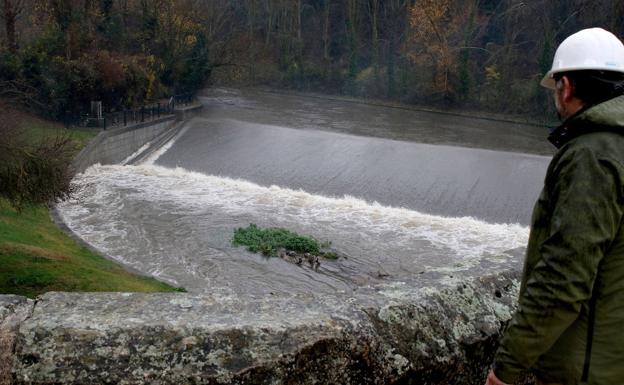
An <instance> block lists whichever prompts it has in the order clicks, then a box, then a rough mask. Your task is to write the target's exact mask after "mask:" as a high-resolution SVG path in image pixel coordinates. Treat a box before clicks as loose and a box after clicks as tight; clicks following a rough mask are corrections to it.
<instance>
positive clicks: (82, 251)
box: [0, 114, 183, 298]
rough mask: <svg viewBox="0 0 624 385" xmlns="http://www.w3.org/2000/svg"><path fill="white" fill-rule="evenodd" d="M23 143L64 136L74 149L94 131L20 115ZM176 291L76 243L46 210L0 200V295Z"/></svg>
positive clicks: (43, 207) (81, 144) (82, 143)
mask: <svg viewBox="0 0 624 385" xmlns="http://www.w3.org/2000/svg"><path fill="white" fill-rule="evenodd" d="M20 124H21V125H22V127H23V128H24V129H25V130H26V132H27V133H28V140H29V141H32V142H33V143H36V141H37V140H40V139H41V138H42V137H45V136H47V135H56V134H57V133H59V132H60V133H66V134H69V135H71V137H72V138H73V139H74V140H76V141H77V142H78V143H77V146H76V147H77V149H79V148H81V147H83V146H84V145H85V144H86V143H88V141H89V139H91V138H92V137H93V136H94V135H95V132H87V131H67V130H65V129H64V128H62V127H61V126H60V125H58V124H55V123H51V122H46V121H43V120H40V119H38V118H34V117H31V116H28V115H26V114H23V115H20ZM180 290H183V289H178V288H175V287H172V286H170V285H167V284H165V283H162V282H159V281H157V280H155V279H153V278H148V277H143V276H139V275H136V274H132V273H130V272H128V271H126V270H124V269H123V268H122V267H121V266H120V265H118V264H116V263H114V262H112V261H110V260H108V259H106V258H104V257H102V256H100V255H98V254H96V253H93V252H92V251H90V250H89V249H87V248H85V247H83V246H82V245H79V244H78V243H77V242H75V241H74V240H73V239H72V238H70V237H68V236H67V235H66V234H65V233H63V232H62V231H61V230H60V229H59V228H58V227H57V226H56V225H55V224H54V223H53V222H52V220H51V219H50V214H49V211H48V208H47V207H45V206H27V207H24V208H23V209H22V211H21V212H18V211H17V210H16V209H15V208H13V207H11V205H10V204H9V203H8V201H6V200H4V199H0V293H4V294H18V295H25V296H28V297H31V298H32V297H35V296H37V295H39V294H42V293H45V292H48V291H87V292H91V291H124V292H171V291H180Z"/></svg>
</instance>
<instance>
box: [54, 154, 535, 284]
mask: <svg viewBox="0 0 624 385" xmlns="http://www.w3.org/2000/svg"><path fill="white" fill-rule="evenodd" d="M74 183H75V185H76V186H77V187H78V188H79V189H78V193H77V194H76V195H75V197H74V198H73V199H72V200H69V201H67V202H63V203H61V204H60V205H59V211H60V212H61V215H62V216H63V219H64V220H65V221H66V223H67V224H68V226H69V227H70V228H71V229H72V230H74V231H75V232H76V233H77V234H78V235H80V236H81V237H82V238H83V239H85V240H86V241H87V242H89V243H90V244H92V245H93V246H95V247H96V248H98V249H99V250H101V251H102V252H103V253H105V254H107V255H109V256H111V257H112V258H115V259H117V260H119V261H121V262H123V263H125V264H128V265H130V266H132V267H135V268H137V269H139V270H141V271H143V272H146V273H149V274H152V275H155V276H159V277H161V278H163V279H165V280H168V281H170V282H173V283H177V284H179V285H182V286H184V287H186V288H187V289H189V290H190V291H214V290H225V291H228V292H234V293H241V292H250V293H258V292H261V293H262V292H267V293H268V292H282V291H283V292H293V291H295V292H296V291H321V292H326V291H336V290H349V289H353V288H354V287H357V286H360V285H369V284H374V283H376V282H378V281H379V280H380V277H384V279H391V280H393V281H404V280H410V279H413V278H414V277H417V276H418V274H419V273H422V272H425V273H436V272H437V273H441V274H465V275H476V274H478V273H477V272H476V270H477V269H479V267H480V266H483V265H484V264H485V265H487V266H488V269H493V270H495V269H496V267H497V266H498V267H499V268H502V266H504V265H505V264H508V263H509V262H510V261H511V260H512V259H514V258H516V257H517V252H516V253H514V252H513V251H510V250H513V249H518V248H522V247H523V246H524V245H525V244H526V242H527V236H528V228H526V227H524V226H520V225H516V224H490V223H486V222H482V221H479V220H476V219H473V218H445V217H440V216H434V215H427V214H422V213H419V212H416V211H412V210H407V209H402V208H392V207H384V206H382V205H380V204H377V203H370V202H365V201H363V200H361V199H357V198H353V197H348V196H345V197H340V198H338V197H323V196H318V195H312V194H309V193H307V192H304V191H295V190H291V189H287V188H281V187H278V186H271V187H264V186H260V185H257V184H254V183H250V182H246V181H243V180H234V179H230V178H225V177H219V176H210V175H204V174H201V173H197V172H190V171H187V170H185V169H182V168H176V169H169V168H164V167H160V166H155V165H153V164H144V165H138V166H100V165H96V166H93V167H91V168H89V169H88V170H87V171H86V172H85V173H83V174H80V175H78V176H77V177H76V178H75V180H74ZM249 223H256V224H258V225H260V226H276V227H285V228H289V229H292V230H294V231H298V232H301V233H303V234H307V235H311V236H313V237H315V238H317V239H319V240H322V241H326V240H329V241H332V245H333V247H334V248H335V249H336V250H337V251H338V252H339V253H341V254H343V255H344V256H346V257H347V258H343V259H340V260H339V261H336V262H330V261H327V262H324V263H323V264H322V265H321V269H320V270H319V272H314V271H312V270H311V269H309V268H307V267H305V266H296V265H292V264H290V263H288V262H286V261H282V260H279V259H277V258H273V259H266V258H264V257H261V256H257V255H254V254H251V253H248V252H246V251H245V250H244V249H242V248H234V247H232V246H231V244H230V242H231V237H232V235H233V230H234V229H235V228H236V227H244V226H247V225H248V224H249ZM493 270H492V271H493Z"/></svg>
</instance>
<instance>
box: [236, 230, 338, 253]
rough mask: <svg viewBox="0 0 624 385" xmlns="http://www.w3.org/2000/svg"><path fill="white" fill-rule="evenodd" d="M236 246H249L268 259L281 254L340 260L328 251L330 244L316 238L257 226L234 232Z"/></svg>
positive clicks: (248, 247)
mask: <svg viewBox="0 0 624 385" xmlns="http://www.w3.org/2000/svg"><path fill="white" fill-rule="evenodd" d="M232 244H233V245H234V246H247V249H248V250H249V251H251V252H253V253H262V254H263V255H265V256H268V257H277V256H280V254H281V253H287V254H288V255H291V256H294V255H292V254H293V253H296V254H303V255H306V254H308V255H310V256H319V257H323V258H326V259H338V255H337V254H336V253H334V252H332V251H328V250H327V249H328V248H329V247H330V245H331V244H330V243H329V242H327V243H321V242H319V241H317V240H316V239H314V238H311V237H306V236H303V235H299V234H297V233H294V232H292V231H290V230H286V229H282V228H267V229H263V228H261V227H258V226H257V225H255V224H253V223H252V224H250V225H249V226H248V227H246V228H242V227H241V228H238V229H236V230H235V231H234V238H233V240H232Z"/></svg>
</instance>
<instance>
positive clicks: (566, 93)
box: [561, 75, 574, 103]
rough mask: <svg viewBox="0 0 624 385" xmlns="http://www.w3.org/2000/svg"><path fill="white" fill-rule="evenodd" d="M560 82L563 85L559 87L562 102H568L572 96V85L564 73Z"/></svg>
mask: <svg viewBox="0 0 624 385" xmlns="http://www.w3.org/2000/svg"><path fill="white" fill-rule="evenodd" d="M561 83H562V85H563V87H561V98H562V99H563V101H564V102H566V103H569V102H571V101H572V99H573V98H574V85H573V84H572V82H571V81H570V78H569V77H567V76H565V75H564V76H563V77H562V78H561Z"/></svg>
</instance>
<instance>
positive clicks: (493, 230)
mask: <svg viewBox="0 0 624 385" xmlns="http://www.w3.org/2000/svg"><path fill="white" fill-rule="evenodd" d="M200 101H201V102H202V104H203V106H204V108H203V110H202V111H201V113H199V114H198V115H196V116H195V117H193V118H192V119H190V120H188V121H186V122H184V123H183V124H182V125H180V126H179V127H178V128H177V131H176V133H175V135H174V136H173V138H172V139H171V140H170V141H169V142H168V143H166V144H165V145H164V146H162V147H159V148H154V149H149V151H148V153H146V154H145V156H138V157H136V156H135V157H132V160H130V159H129V163H128V164H113V165H98V164H96V165H93V166H92V167H90V168H88V169H86V170H85V171H84V172H83V173H81V174H79V175H78V176H77V177H76V178H75V180H74V184H75V186H76V194H75V195H74V197H73V198H72V199H71V200H68V201H66V202H62V203H60V204H59V205H58V207H57V210H58V212H59V214H60V216H61V218H62V219H63V221H64V222H65V224H66V225H67V226H68V227H69V228H70V229H71V231H73V232H74V233H75V234H76V235H78V236H79V237H80V238H81V239H83V240H84V241H85V242H87V243H88V244H89V245H91V246H92V247H94V248H96V249H97V250H99V251H100V252H101V253H103V254H105V255H106V256H108V257H109V258H112V259H115V260H117V261H119V262H120V263H122V264H124V265H125V266H128V267H131V268H133V269H135V270H138V271H140V272H142V273H144V274H148V275H152V276H155V277H157V278H159V279H161V280H164V281H167V282H170V283H172V284H175V285H179V286H182V287H184V288H185V289H186V290H187V291H188V294H179V295H141V294H93V295H82V294H70V293H50V294H46V295H44V296H43V297H42V298H41V299H40V300H39V301H38V302H37V303H36V304H31V305H30V306H33V308H34V310H33V311H32V313H33V314H32V316H31V317H30V319H29V320H28V321H27V324H26V325H23V326H22V327H21V328H20V331H19V335H20V337H19V338H21V341H22V343H21V345H18V349H17V354H18V357H20V358H19V360H18V361H19V362H18V365H17V368H18V369H17V370H16V373H18V377H20V376H21V377H20V378H22V379H24V378H26V380H23V381H24V382H28V381H32V383H46V382H54V381H58V380H59V378H65V379H66V378H71V379H72V380H71V381H67V383H85V382H90V383H93V382H98V381H100V382H101V381H102V377H101V374H98V373H102V372H103V371H104V372H106V373H107V377H106V378H107V381H112V382H115V381H117V380H119V381H120V382H125V383H143V380H142V379H147V380H146V382H147V383H206V384H208V383H210V384H213V383H215V384H216V383H218V384H226V383H241V384H243V383H245V384H246V383H258V384H260V383H262V384H264V383H266V384H268V383H293V384H294V383H297V384H298V383H301V384H309V383H319V384H321V383H327V384H329V383H332V384H333V383H336V384H338V383H340V384H365V383H371V384H373V383H374V384H384V383H427V384H437V383H457V384H466V383H479V382H480V381H481V377H480V376H483V374H484V371H485V370H486V367H485V366H483V365H486V364H487V363H488V362H489V361H488V360H489V359H491V354H492V347H493V346H495V343H496V342H495V341H496V336H497V335H498V334H497V333H498V331H499V330H500V327H501V326H502V325H503V324H504V322H505V321H506V320H508V319H509V317H510V315H511V312H512V311H513V306H514V300H515V296H516V295H517V290H518V280H517V278H518V274H519V271H520V269H521V266H522V256H523V252H524V246H525V244H526V242H527V238H528V231H529V229H528V227H527V226H528V223H529V219H530V214H531V208H532V205H533V203H534V201H535V199H536V198H537V195H538V193H539V191H540V188H541V185H542V180H543V177H544V175H545V172H546V168H547V166H548V162H549V160H550V154H552V150H551V149H550V148H549V147H548V146H549V145H548V144H546V143H545V139H544V137H545V136H546V130H545V129H544V128H543V127H537V126H531V125H526V124H519V123H510V122H501V121H494V120H487V119H476V118H470V117H460V116H455V115H449V114H438V113H433V112H424V111H415V110H407V109H401V108H389V107H385V106H375V105H370V104H365V103H358V102H354V101H350V100H340V99H339V100H330V99H327V98H318V97H311V96H306V95H296V94H287V93H277V92H267V91H259V90H243V91H241V90H230V89H214V90H206V91H205V92H203V93H202V94H201V95H200ZM250 223H255V224H257V225H259V226H263V227H283V228H287V229H290V230H293V231H296V232H299V233H301V234H305V235H309V236H312V237H314V238H316V239H318V240H320V241H323V242H325V241H328V242H331V246H332V248H333V249H335V250H336V251H337V252H338V253H339V255H340V258H339V259H338V260H336V261H323V262H322V264H321V266H320V268H319V269H318V270H314V269H311V268H309V267H308V266H305V265H301V266H299V265H295V264H291V263H288V262H286V261H284V260H281V259H279V258H266V257H263V256H261V255H257V254H253V253H250V252H248V251H247V250H245V249H244V248H237V247H233V246H232V244H231V239H232V235H233V231H234V229H236V228H238V227H245V226H247V225H249V224H250ZM15 306H18V305H15ZM19 306H26V305H19ZM0 308H1V306H0ZM50 309H62V311H60V312H58V313H57V312H55V314H54V315H51V314H50ZM70 309H71V310H70ZM64 312H65V313H64ZM67 312H70V313H71V314H72V315H71V316H69V317H68V316H67V314H66V313H67ZM42 330H46V332H43V331H42ZM77 330H78V331H83V332H81V333H82V334H80V336H81V337H80V338H73V337H72V338H70V337H69V336H70V335H74V333H76V331H77ZM173 347H175V348H173ZM172 349H173V350H172ZM42 352H43V353H42ZM33 357H34V358H33ZM84 357H87V358H84ZM119 357H122V358H121V359H119ZM85 360H86V361H85ZM58 362H64V363H67V364H66V365H65V366H62V365H60V364H58ZM89 363H90V364H89ZM25 373H27V374H25ZM33 373H34V374H33ZM127 373H131V374H130V375H128V374H127ZM98 376H99V377H98ZM33 378H34V380H33ZM414 379H418V381H416V380H414Z"/></svg>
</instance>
